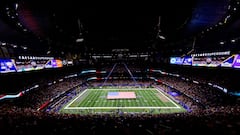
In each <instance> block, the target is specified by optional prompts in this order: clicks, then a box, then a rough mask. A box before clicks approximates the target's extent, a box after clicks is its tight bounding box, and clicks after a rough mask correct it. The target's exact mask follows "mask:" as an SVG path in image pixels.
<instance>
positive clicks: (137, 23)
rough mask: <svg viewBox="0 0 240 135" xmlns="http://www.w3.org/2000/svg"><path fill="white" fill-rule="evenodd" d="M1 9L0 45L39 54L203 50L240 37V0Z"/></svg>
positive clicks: (29, 3)
mask: <svg viewBox="0 0 240 135" xmlns="http://www.w3.org/2000/svg"><path fill="white" fill-rule="evenodd" d="M0 5H1V10H0V12H1V15H0V17H1V18H0V41H5V42H9V43H14V44H20V45H26V46H27V47H28V48H29V49H32V50H37V51H39V53H42V52H46V51H49V50H51V51H53V50H54V51H56V52H62V51H79V50H86V49H88V50H89V49H95V50H107V49H113V48H129V49H132V50H137V49H143V50H144V49H146V48H149V47H153V48H154V47H155V48H158V49H159V48H165V49H169V48H170V49H174V48H177V49H179V48H190V49H191V47H192V42H193V40H194V38H195V39H197V41H198V42H199V46H200V47H199V46H196V48H197V47H199V48H201V45H202V44H205V45H206V42H209V43H210V44H211V43H212V44H213V43H216V42H219V40H230V39H229V38H235V39H237V37H238V36H240V34H239V32H236V30H239V29H240V25H239V23H240V21H239V20H238V18H239V15H238V12H239V11H238V10H240V9H239V1H238V0H211V1H209V0H194V1H191V2H190V1H187V0H185V1H177V2H176V1H173V0H172V1H171V0H170V1H167V3H166V2H165V3H164V4H160V5H156V4H155V5H154V4H151V6H147V5H145V6H136V5H131V6H130V5H127V4H106V5H104V4H101V5H98V4H79V3H78V2H77V1H56V0H53V1H51V2H45V1H38V0H34V1H33V0H11V1H6V2H2V3H1V4H0ZM126 5H127V6H126ZM219 31H221V33H225V34H221V33H220V32H219ZM223 31H224V32H223ZM216 33H219V35H220V36H216ZM229 33H230V34H229ZM212 35H214V36H212ZM159 36H162V37H163V38H161V37H160V38H159ZM205 37H209V38H205ZM156 46H157V47H156ZM206 46H207V45H206ZM206 46H205V47H206ZM203 47H204V45H203Z"/></svg>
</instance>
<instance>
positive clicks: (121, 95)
mask: <svg viewBox="0 0 240 135" xmlns="http://www.w3.org/2000/svg"><path fill="white" fill-rule="evenodd" d="M135 98H136V95H135V92H108V95H107V99H135Z"/></svg>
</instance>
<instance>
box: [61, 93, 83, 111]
mask: <svg viewBox="0 0 240 135" xmlns="http://www.w3.org/2000/svg"><path fill="white" fill-rule="evenodd" d="M87 90H88V89H86V90H85V91H83V92H82V93H80V94H79V95H78V96H77V97H76V98H75V99H73V100H72V101H71V102H70V103H69V104H68V105H67V106H65V107H64V109H67V108H69V106H70V105H71V104H72V103H73V102H75V101H76V100H77V99H78V98H79V97H81V96H82V95H83V94H84V93H86V92H87Z"/></svg>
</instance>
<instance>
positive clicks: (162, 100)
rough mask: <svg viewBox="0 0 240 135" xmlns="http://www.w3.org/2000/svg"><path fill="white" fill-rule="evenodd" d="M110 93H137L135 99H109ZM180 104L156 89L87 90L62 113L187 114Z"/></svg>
mask: <svg viewBox="0 0 240 135" xmlns="http://www.w3.org/2000/svg"><path fill="white" fill-rule="evenodd" d="M108 92H135V95H136V98H135V99H107V95H108ZM185 111H186V110H185V109H183V108H182V107H181V106H180V105H179V104H177V103H175V102H174V101H173V100H171V99H170V98H169V97H168V96H166V94H163V92H161V91H160V90H157V89H155V88H143V89H138V88H134V89H119V88H116V89H115V88H111V89H86V90H85V91H83V92H82V93H80V94H79V95H77V96H76V97H75V98H74V99H72V100H71V101H69V102H68V103H67V104H66V105H65V106H64V107H63V108H62V109H61V110H60V112H61V113H81V114H89V113H93V114H95V113H119V112H123V113H153V114H158V113H174V112H185Z"/></svg>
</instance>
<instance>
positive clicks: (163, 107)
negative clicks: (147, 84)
mask: <svg viewBox="0 0 240 135" xmlns="http://www.w3.org/2000/svg"><path fill="white" fill-rule="evenodd" d="M64 109H179V108H178V107H165V106H162V107H67V108H64Z"/></svg>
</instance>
